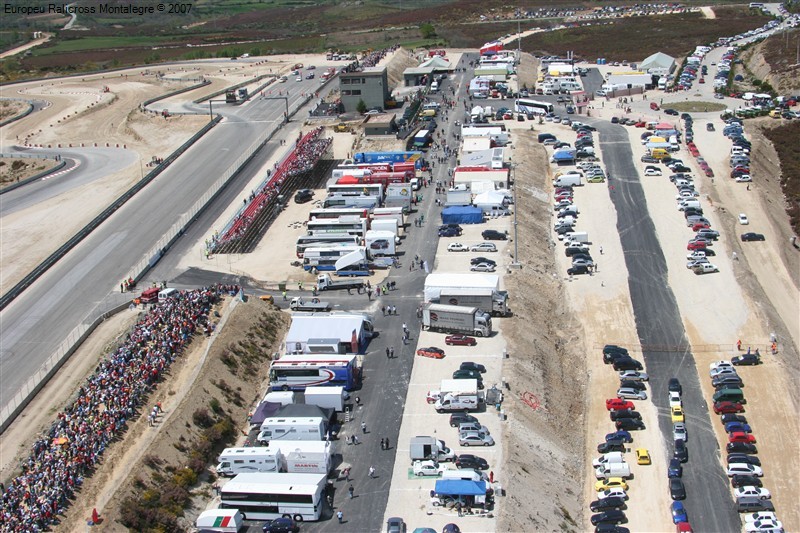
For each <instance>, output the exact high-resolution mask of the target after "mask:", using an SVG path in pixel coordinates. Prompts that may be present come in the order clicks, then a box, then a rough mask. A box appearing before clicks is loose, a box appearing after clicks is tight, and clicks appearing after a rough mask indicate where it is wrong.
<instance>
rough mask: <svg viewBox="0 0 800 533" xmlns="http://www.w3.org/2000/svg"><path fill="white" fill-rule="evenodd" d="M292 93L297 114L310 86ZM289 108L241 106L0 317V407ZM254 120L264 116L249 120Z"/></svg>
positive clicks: (116, 297) (118, 298)
mask: <svg viewBox="0 0 800 533" xmlns="http://www.w3.org/2000/svg"><path fill="white" fill-rule="evenodd" d="M311 81H313V80H309V82H311ZM288 88H289V89H290V96H289V105H290V107H291V108H292V109H293V108H294V107H295V106H296V105H298V104H299V103H300V102H301V101H303V97H301V96H300V93H301V92H303V91H304V90H307V89H304V84H302V83H295V85H294V86H293V87H292V86H290V87H288ZM248 110H249V111H248ZM284 110H285V105H284V103H283V102H282V101H275V100H263V99H255V100H253V101H251V102H250V103H249V104H246V105H245V106H242V107H239V108H237V117H235V118H234V119H232V120H230V121H228V120H226V121H223V122H222V123H220V124H218V125H217V126H216V127H214V128H212V130H211V131H210V132H208V133H207V134H206V135H205V136H204V137H203V138H202V139H200V140H199V141H198V142H197V143H195V145H194V146H192V147H191V148H190V149H189V150H188V151H187V152H186V153H185V154H184V155H183V156H181V157H180V158H178V160H177V161H175V162H174V163H173V164H172V165H170V167H169V168H167V169H166V170H165V171H164V172H163V173H162V174H161V175H160V176H158V177H157V178H156V179H155V180H154V181H153V182H152V183H151V184H150V185H148V186H147V187H146V188H145V189H144V190H143V191H141V192H140V193H139V194H137V195H136V196H135V197H134V198H133V199H131V200H130V201H129V202H127V203H126V204H125V205H124V206H123V207H122V208H121V209H119V210H118V211H117V212H116V213H114V214H113V215H112V216H111V217H110V218H109V219H108V220H107V221H106V222H104V223H103V224H102V225H101V226H100V227H99V228H97V229H96V230H95V231H94V232H93V233H92V234H91V235H89V236H88V237H87V238H86V239H84V241H83V242H81V243H80V244H79V245H78V246H77V247H76V248H74V249H73V250H72V251H70V252H69V253H68V254H67V255H66V256H65V257H64V258H63V259H62V260H61V261H59V262H58V263H57V264H56V265H55V266H54V267H53V268H51V269H50V271H49V272H47V273H46V274H45V275H43V276H42V277H41V278H39V280H37V281H36V283H34V284H33V285H32V286H31V287H29V288H28V289H27V290H25V291H24V292H23V293H22V294H21V295H20V296H19V297H17V298H16V299H15V300H14V301H13V302H11V304H10V305H9V306H8V307H6V308H5V309H3V311H1V312H0V336H1V337H2V339H3V345H2V351H0V406H5V405H7V404H8V403H9V402H10V401H11V400H12V398H13V397H14V396H15V395H16V394H17V393H18V392H20V391H21V389H22V388H23V387H24V386H25V383H26V382H27V381H28V379H29V378H30V377H31V376H33V375H35V373H36V372H37V370H38V369H39V368H40V367H41V366H42V364H43V363H44V362H45V361H46V360H47V359H48V358H49V357H50V356H51V354H53V353H54V352H55V351H56V349H57V348H58V346H59V345H60V344H61V343H62V342H63V341H64V340H65V339H66V338H67V337H68V336H69V335H70V333H71V332H72V331H73V330H74V329H75V328H76V327H77V326H78V325H79V324H81V323H82V322H83V321H84V319H85V318H86V317H87V315H89V314H90V313H95V312H96V309H97V308H98V307H101V308H102V309H110V308H112V307H113V306H115V305H118V304H121V303H124V302H125V301H127V299H128V298H129V295H127V294H120V293H119V283H120V281H121V280H122V278H123V277H125V276H127V275H128V272H129V270H130V268H131V265H134V264H136V263H138V262H139V261H140V260H141V258H142V257H143V256H144V255H145V254H147V253H150V252H151V251H152V250H153V248H154V247H155V246H156V243H157V242H158V240H159V239H160V238H161V236H162V235H164V234H165V233H166V232H167V230H168V229H169V228H170V227H171V226H172V225H173V224H174V223H175V222H176V221H177V220H178V219H179V217H180V216H181V215H182V214H183V213H185V212H187V211H189V209H190V208H191V206H193V205H194V204H195V202H196V201H197V200H198V199H199V198H200V197H201V196H202V195H203V194H204V193H205V192H206V191H207V190H208V189H209V188H210V187H211V186H212V184H213V183H214V182H216V181H217V180H218V179H219V177H220V176H221V175H222V174H223V173H224V172H225V171H226V170H227V169H228V168H229V167H230V166H231V165H232V164H233V163H234V162H235V161H236V160H237V159H238V158H239V157H240V156H241V154H242V150H243V149H244V148H247V147H249V146H250V145H251V144H252V143H253V142H254V141H255V139H257V138H258V136H259V135H261V134H262V133H263V131H264V129H265V128H268V127H269V126H270V125H271V124H278V123H279V122H280V121H281V120H282V118H283V112H284ZM305 112H306V111H305V110H303V111H301V112H300V113H299V116H304V115H303V113H305ZM248 116H253V117H258V118H257V119H256V120H249V119H248V118H247V117H248ZM265 160H266V158H265V157H263V156H261V157H256V160H255V161H252V162H251V166H250V167H249V175H250V176H252V173H254V172H256V171H257V169H258V168H259V166H260V165H261V164H263V162H264V161H265ZM256 164H258V165H259V166H255V165H256ZM241 183H242V184H243V183H246V182H244V181H242V182H241ZM241 186H243V185H241ZM91 318H92V319H93V318H94V314H93V315H92V316H91Z"/></svg>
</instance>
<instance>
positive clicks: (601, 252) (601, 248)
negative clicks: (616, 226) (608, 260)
mask: <svg viewBox="0 0 800 533" xmlns="http://www.w3.org/2000/svg"><path fill="white" fill-rule="evenodd" d="M600 255H603V247H602V246H601V247H600Z"/></svg>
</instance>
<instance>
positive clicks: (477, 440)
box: [458, 431, 494, 446]
mask: <svg viewBox="0 0 800 533" xmlns="http://www.w3.org/2000/svg"><path fill="white" fill-rule="evenodd" d="M458 444H459V445H461V446H494V439H493V438H492V436H491V435H489V434H487V433H483V432H481V431H466V432H464V433H460V434H459V435H458Z"/></svg>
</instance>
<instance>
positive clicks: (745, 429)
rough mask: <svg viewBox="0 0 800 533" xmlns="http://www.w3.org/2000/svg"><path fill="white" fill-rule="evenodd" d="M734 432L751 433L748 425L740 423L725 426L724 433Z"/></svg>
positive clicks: (730, 423)
mask: <svg viewBox="0 0 800 533" xmlns="http://www.w3.org/2000/svg"><path fill="white" fill-rule="evenodd" d="M734 431H742V432H744V433H752V432H753V431H752V430H751V429H750V424H744V423H742V422H728V423H727V424H725V433H733V432H734Z"/></svg>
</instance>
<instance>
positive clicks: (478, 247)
mask: <svg viewBox="0 0 800 533" xmlns="http://www.w3.org/2000/svg"><path fill="white" fill-rule="evenodd" d="M469 251H470V252H496V251H497V246H495V245H494V244H493V243H491V242H482V243H479V244H475V245H473V246H470V248H469Z"/></svg>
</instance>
